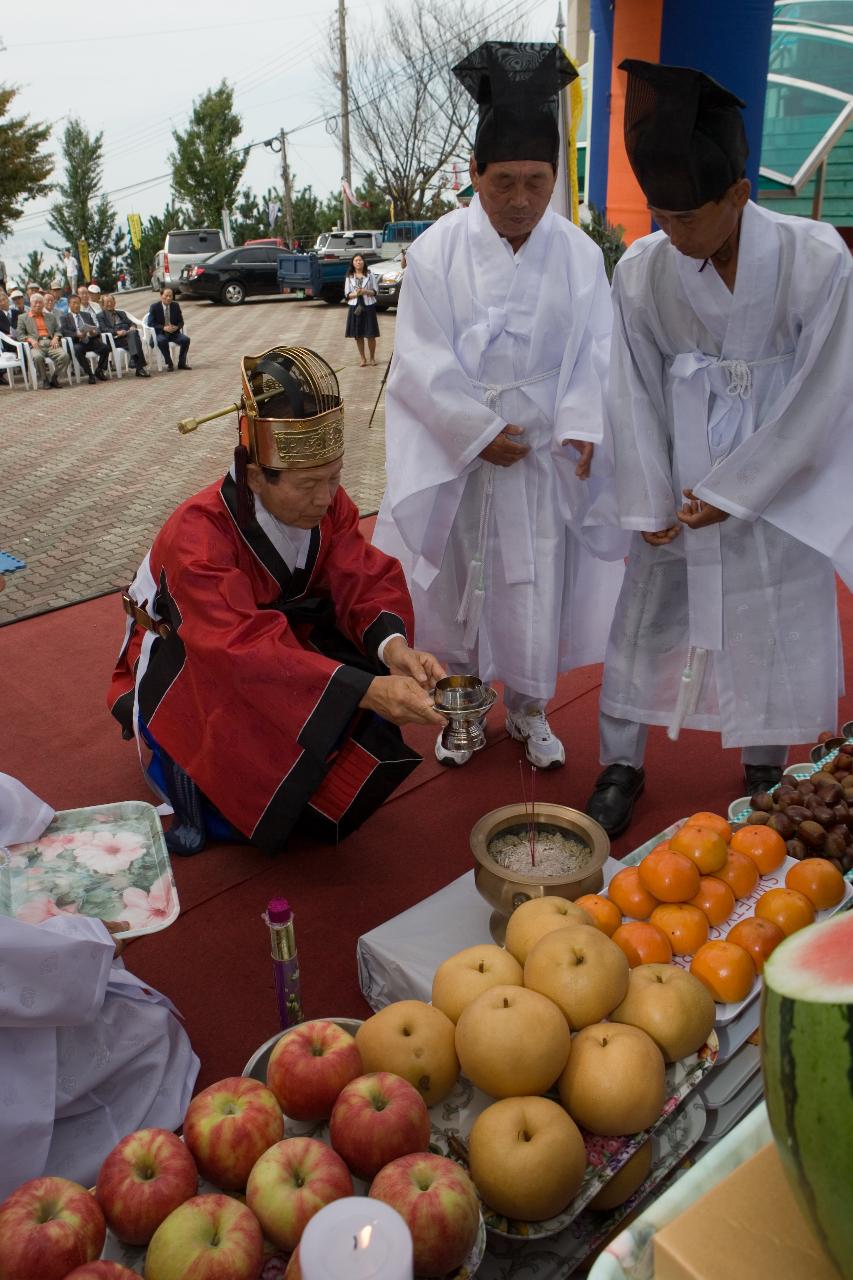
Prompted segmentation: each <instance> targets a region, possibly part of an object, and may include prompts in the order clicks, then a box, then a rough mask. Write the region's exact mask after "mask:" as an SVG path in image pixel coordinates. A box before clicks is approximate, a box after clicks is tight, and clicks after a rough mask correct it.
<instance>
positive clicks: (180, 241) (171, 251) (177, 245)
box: [151, 227, 233, 293]
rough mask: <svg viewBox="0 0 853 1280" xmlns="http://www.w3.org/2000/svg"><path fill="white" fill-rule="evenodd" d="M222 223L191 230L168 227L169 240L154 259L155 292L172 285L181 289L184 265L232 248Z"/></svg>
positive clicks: (189, 265) (167, 236) (153, 286)
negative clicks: (223, 230) (173, 229)
mask: <svg viewBox="0 0 853 1280" xmlns="http://www.w3.org/2000/svg"><path fill="white" fill-rule="evenodd" d="M232 247H233V246H232V245H231V242H230V241H229V240H227V239H226V237H225V235H224V233H223V232H222V231H221V230H220V229H219V227H196V228H194V229H190V230H188V231H183V230H179V231H168V232H167V233H166V243H165V245H164V246H163V248H162V249H161V250H160V252H159V253H158V254H157V256H156V257H155V259H154V272H153V274H152V276H151V288H152V289H153V290H154V292H155V293H159V292H160V290H161V289H165V288H166V286H167V285H168V286H169V287H170V288H171V289H174V290H175V292H176V293H177V290H178V282H179V281H180V278H181V272H182V271H183V269H184V267H191V266H195V265H196V264H197V263H199V262H204V260H205V259H206V258H209V257H210V256H211V254H213V253H221V251H222V250H223V249H231V248H232Z"/></svg>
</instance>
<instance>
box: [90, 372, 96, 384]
mask: <svg viewBox="0 0 853 1280" xmlns="http://www.w3.org/2000/svg"><path fill="white" fill-rule="evenodd" d="M97 381H98V379H97V378H96V377H95V375H94V373H90V374H89V386H90V387H94V385H95V383H96V382H97Z"/></svg>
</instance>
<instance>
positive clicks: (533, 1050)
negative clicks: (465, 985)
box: [456, 986, 571, 1098]
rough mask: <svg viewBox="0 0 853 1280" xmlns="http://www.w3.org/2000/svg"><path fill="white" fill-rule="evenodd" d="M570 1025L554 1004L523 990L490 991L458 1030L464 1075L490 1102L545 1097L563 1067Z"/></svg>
mask: <svg viewBox="0 0 853 1280" xmlns="http://www.w3.org/2000/svg"><path fill="white" fill-rule="evenodd" d="M570 1047H571V1036H570V1034H569V1027H568V1023H567V1022H566V1019H565V1017H564V1016H563V1012H562V1010H561V1009H558V1008H557V1006H556V1005H555V1004H554V1002H553V1000H549V999H548V997H547V996H541V995H539V993H538V991H528V990H527V988H525V987H518V986H504V987H492V989H491V991H484V992H483V994H482V995H479V996H477V999H476V1000H473V1001H472V1002H471V1004H469V1005H468V1007H467V1009H465V1010H464V1011H463V1013H462V1016H461V1018H460V1019H459V1022H458V1023H457V1026H456V1052H457V1054H458V1056H459V1063H460V1066H461V1068H462V1074H463V1075H465V1076H467V1078H468V1079H469V1080H470V1081H471V1083H472V1084H475V1085H476V1086H477V1088H478V1089H482V1090H483V1092H484V1093H488V1094H490V1095H491V1096H492V1097H493V1098H512V1097H516V1098H517V1097H523V1096H524V1095H526V1094H530V1093H545V1091H546V1090H547V1089H550V1087H551V1085H552V1084H553V1083H554V1081H555V1080H556V1079H557V1077H558V1076H559V1075H560V1073H561V1071H562V1070H563V1068H564V1067H565V1065H566V1062H567V1061H568V1057H569V1049H570Z"/></svg>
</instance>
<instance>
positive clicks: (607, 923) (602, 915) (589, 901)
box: [575, 893, 622, 938]
mask: <svg viewBox="0 0 853 1280" xmlns="http://www.w3.org/2000/svg"><path fill="white" fill-rule="evenodd" d="M575 906H576V907H583V909H584V911H585V912H586V914H587V915H588V916H589V918H590V919H591V920H592V923H593V924H594V925H595V927H596V929H600V930H601V932H602V933H606V934H607V936H608V938H612V937H613V934H614V933H615V932H616V930H617V929H618V928H619V926H620V924H621V923H622V912H621V911H620V910H619V908H618V907H617V905H616V903H615V902H614V901H613V899H612V898H605V897H604V896H603V895H602V894H600V893H585V894H584V895H583V897H582V898H575Z"/></svg>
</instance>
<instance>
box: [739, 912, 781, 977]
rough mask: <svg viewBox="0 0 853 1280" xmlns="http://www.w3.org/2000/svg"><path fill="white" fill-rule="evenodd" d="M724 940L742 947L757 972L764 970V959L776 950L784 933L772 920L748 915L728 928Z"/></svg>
mask: <svg viewBox="0 0 853 1280" xmlns="http://www.w3.org/2000/svg"><path fill="white" fill-rule="evenodd" d="M726 941H727V942H733V943H734V944H735V945H736V946H738V947H743V949H744V951H746V952H747V954H748V955H749V957H750V959H751V960H752V963H753V964H754V965H755V969H756V972H757V973H763V972H764V961H765V960H766V959H767V957H768V956H769V955H770V954H771V953H772V952H773V951H775V950H776V948H777V947H778V945H779V943H780V942H784V941H785V935H784V933H783V932H782V930H781V929H780V928H779V926H778V924H774V923H773V921H772V920H763V919H762V918H761V917H760V916H749V918H748V919H746V920H738V922H737V924H736V925H735V926H734V928H732V929H729V931H728V933H727V934H726Z"/></svg>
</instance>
